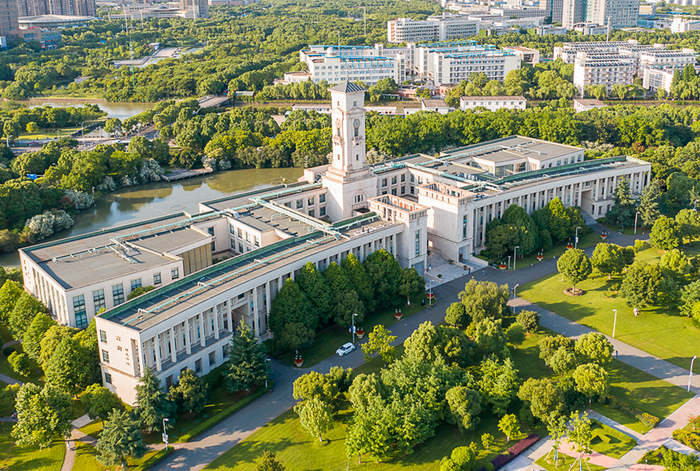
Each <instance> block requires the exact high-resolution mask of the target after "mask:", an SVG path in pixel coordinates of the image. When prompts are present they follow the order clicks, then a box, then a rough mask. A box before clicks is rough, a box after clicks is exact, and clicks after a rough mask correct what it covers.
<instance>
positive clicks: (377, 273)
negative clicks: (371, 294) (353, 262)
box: [364, 249, 401, 306]
mask: <svg viewBox="0 0 700 471" xmlns="http://www.w3.org/2000/svg"><path fill="white" fill-rule="evenodd" d="M364 266H365V270H367V275H368V276H369V279H370V282H371V283H372V285H373V286H374V290H375V295H376V298H377V301H378V303H379V305H380V306H390V305H395V306H398V305H399V304H400V303H401V299H400V298H399V297H398V294H399V286H400V283H401V266H400V265H399V262H397V261H396V259H395V258H394V256H393V255H392V254H391V253H389V252H387V251H386V250H384V249H380V250H376V251H374V252H372V253H371V254H369V256H367V259H366V260H365V263H364Z"/></svg>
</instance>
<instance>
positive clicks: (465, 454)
mask: <svg viewBox="0 0 700 471" xmlns="http://www.w3.org/2000/svg"><path fill="white" fill-rule="evenodd" d="M478 459H479V453H478V452H477V448H476V443H473V442H472V443H471V444H470V445H469V446H458V447H457V448H453V449H452V452H451V453H450V457H449V458H443V460H442V461H441V462H440V471H471V470H473V469H474V467H475V465H476V464H477V462H478Z"/></svg>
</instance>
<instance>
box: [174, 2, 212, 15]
mask: <svg viewBox="0 0 700 471" xmlns="http://www.w3.org/2000/svg"><path fill="white" fill-rule="evenodd" d="M180 10H189V11H193V12H194V18H195V19H197V18H209V0H180Z"/></svg>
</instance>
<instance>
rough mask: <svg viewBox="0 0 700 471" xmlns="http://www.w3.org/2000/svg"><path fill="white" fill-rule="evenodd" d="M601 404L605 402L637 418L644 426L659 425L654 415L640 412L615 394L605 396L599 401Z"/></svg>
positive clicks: (652, 426)
mask: <svg viewBox="0 0 700 471" xmlns="http://www.w3.org/2000/svg"><path fill="white" fill-rule="evenodd" d="M601 402H602V403H603V404H606V405H608V406H610V407H612V408H613V409H615V410H617V411H620V412H622V413H624V414H627V415H629V416H630V417H634V418H636V419H637V420H639V421H640V422H641V423H643V424H644V426H646V427H649V428H654V427H656V426H657V425H659V418H658V417H655V416H653V415H651V414H647V413H646V412H642V411H641V410H639V409H637V408H636V407H632V406H631V405H629V404H628V403H626V402H625V401H621V400H619V399H618V398H616V397H615V396H605V398H604V399H603V401H601Z"/></svg>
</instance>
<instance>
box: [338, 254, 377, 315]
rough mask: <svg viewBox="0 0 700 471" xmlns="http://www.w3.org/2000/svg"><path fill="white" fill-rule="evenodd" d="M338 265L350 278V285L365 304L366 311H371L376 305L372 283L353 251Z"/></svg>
mask: <svg viewBox="0 0 700 471" xmlns="http://www.w3.org/2000/svg"><path fill="white" fill-rule="evenodd" d="M340 266H341V267H342V269H343V270H344V271H345V274H346V275H347V277H348V280H350V284H351V286H352V287H353V288H354V290H355V291H356V292H357V294H358V295H360V301H362V304H363V305H364V306H365V309H366V310H367V312H372V311H374V309H375V308H376V307H377V302H376V300H375V299H374V286H373V285H372V283H371V281H370V279H369V275H368V274H367V271H366V270H365V267H364V266H362V263H361V262H360V260H358V258H357V257H356V256H355V254H353V253H349V254H348V256H347V257H345V258H344V259H343V261H342V262H341V264H340Z"/></svg>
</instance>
